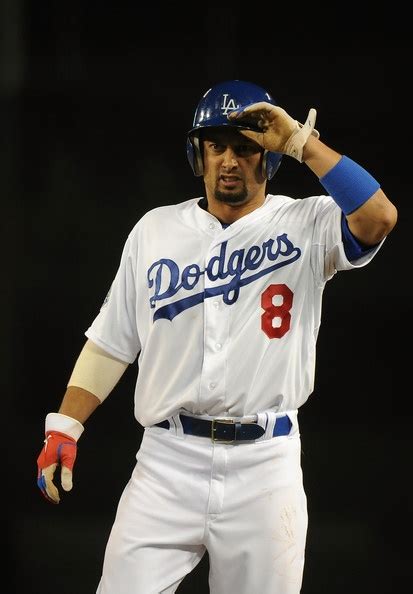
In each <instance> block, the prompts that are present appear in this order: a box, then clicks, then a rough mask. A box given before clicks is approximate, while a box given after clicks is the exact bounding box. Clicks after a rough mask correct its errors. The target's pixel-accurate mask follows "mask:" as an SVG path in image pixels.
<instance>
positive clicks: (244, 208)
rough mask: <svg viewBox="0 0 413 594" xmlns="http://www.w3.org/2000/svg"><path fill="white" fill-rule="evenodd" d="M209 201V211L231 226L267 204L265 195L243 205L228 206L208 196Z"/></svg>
mask: <svg viewBox="0 0 413 594" xmlns="http://www.w3.org/2000/svg"><path fill="white" fill-rule="evenodd" d="M207 200H208V204H207V211H208V212H209V213H210V214H212V215H213V216H214V217H216V218H217V219H218V220H219V221H221V222H222V223H227V224H231V223H233V222H234V221H237V220H238V219H240V218H242V217H245V215H247V214H249V213H250V212H252V211H253V210H256V209H257V208H260V206H262V205H263V204H264V202H265V195H257V196H256V197H255V198H251V199H249V200H248V202H245V203H243V204H228V203H226V202H221V201H219V200H216V199H215V198H213V197H211V196H208V197H207Z"/></svg>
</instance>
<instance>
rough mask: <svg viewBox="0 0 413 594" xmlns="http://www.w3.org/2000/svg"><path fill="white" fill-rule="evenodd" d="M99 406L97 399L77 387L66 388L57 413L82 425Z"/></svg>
mask: <svg viewBox="0 0 413 594" xmlns="http://www.w3.org/2000/svg"><path fill="white" fill-rule="evenodd" d="M99 404H100V400H99V398H97V396H95V395H94V394H92V393H91V392H88V391H87V390H84V389H83V388H79V387H77V386H68V388H67V390H66V393H65V395H64V397H63V400H62V403H61V405H60V408H59V411H58V412H59V413H61V414H63V415H67V416H68V417H72V418H73V419H76V420H77V421H79V423H82V425H83V423H84V422H85V421H86V420H87V419H88V418H89V417H90V415H91V414H92V413H93V412H94V411H95V410H96V408H97V407H98V406H99Z"/></svg>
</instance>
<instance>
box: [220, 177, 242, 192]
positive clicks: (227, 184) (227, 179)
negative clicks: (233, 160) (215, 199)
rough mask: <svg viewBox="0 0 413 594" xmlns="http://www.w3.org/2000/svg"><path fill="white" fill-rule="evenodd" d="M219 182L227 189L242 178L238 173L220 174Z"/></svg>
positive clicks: (233, 186) (235, 184)
mask: <svg viewBox="0 0 413 594" xmlns="http://www.w3.org/2000/svg"><path fill="white" fill-rule="evenodd" d="M219 182H220V184H221V185H222V186H223V187H224V188H225V189H227V190H231V189H232V188H235V187H236V186H237V185H238V184H239V183H240V182H241V178H239V177H238V176H236V175H220V177H219Z"/></svg>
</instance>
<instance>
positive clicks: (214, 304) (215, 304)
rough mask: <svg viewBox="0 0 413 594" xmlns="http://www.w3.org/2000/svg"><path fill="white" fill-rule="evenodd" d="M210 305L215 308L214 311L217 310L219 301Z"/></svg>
mask: <svg viewBox="0 0 413 594" xmlns="http://www.w3.org/2000/svg"><path fill="white" fill-rule="evenodd" d="M212 305H213V306H214V307H215V309H218V307H219V301H214V303H213V304H212Z"/></svg>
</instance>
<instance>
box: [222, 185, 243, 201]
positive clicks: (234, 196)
mask: <svg viewBox="0 0 413 594" xmlns="http://www.w3.org/2000/svg"><path fill="white" fill-rule="evenodd" d="M214 197H215V200H218V201H219V202H224V203H225V204H241V203H242V202H245V200H246V199H247V198H248V192H247V188H246V187H245V185H243V187H242V189H241V190H239V191H238V192H224V191H222V190H218V188H217V187H216V186H215V190H214Z"/></svg>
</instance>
